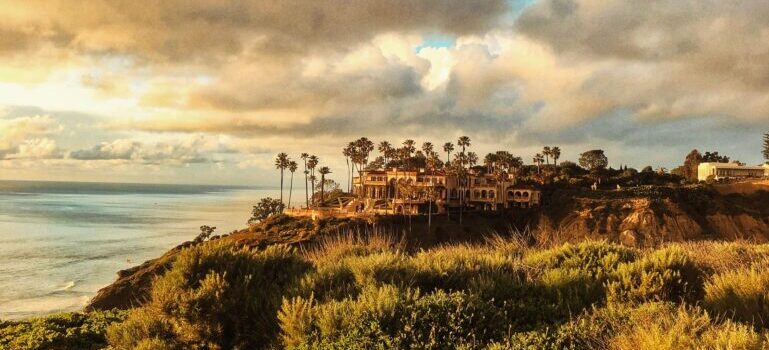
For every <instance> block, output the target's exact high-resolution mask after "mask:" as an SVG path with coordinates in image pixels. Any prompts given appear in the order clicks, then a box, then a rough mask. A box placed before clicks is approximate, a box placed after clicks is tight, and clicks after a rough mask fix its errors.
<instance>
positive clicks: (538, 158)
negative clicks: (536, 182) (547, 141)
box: [532, 153, 545, 174]
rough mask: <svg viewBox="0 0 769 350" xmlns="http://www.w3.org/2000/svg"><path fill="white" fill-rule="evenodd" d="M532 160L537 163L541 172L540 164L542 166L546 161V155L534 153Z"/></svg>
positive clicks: (539, 172) (538, 170)
mask: <svg viewBox="0 0 769 350" xmlns="http://www.w3.org/2000/svg"><path fill="white" fill-rule="evenodd" d="M532 161H533V162H534V164H536V165H537V174H541V173H542V171H541V170H540V166H542V162H544V161H545V157H543V156H542V154H540V153H537V154H536V155H534V158H533V159H532Z"/></svg>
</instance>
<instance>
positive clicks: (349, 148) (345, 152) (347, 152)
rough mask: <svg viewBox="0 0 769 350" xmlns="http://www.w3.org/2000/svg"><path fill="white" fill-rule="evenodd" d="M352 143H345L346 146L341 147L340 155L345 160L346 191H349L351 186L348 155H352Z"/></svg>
mask: <svg viewBox="0 0 769 350" xmlns="http://www.w3.org/2000/svg"><path fill="white" fill-rule="evenodd" d="M353 147H354V144H353V143H352V142H350V143H348V144H347V147H345V148H343V149H342V155H343V156H344V161H345V162H347V192H350V187H351V186H352V171H351V170H350V156H352V152H353Z"/></svg>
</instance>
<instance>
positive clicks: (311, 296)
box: [0, 232, 769, 350]
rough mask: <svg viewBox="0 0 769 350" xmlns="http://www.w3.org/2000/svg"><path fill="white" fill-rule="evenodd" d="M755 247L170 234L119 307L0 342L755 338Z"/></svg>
mask: <svg viewBox="0 0 769 350" xmlns="http://www.w3.org/2000/svg"><path fill="white" fill-rule="evenodd" d="M768 252H769V246H767V245H758V244H751V243H747V242H739V243H718V242H698V243H683V244H670V245H666V246H663V247H659V248H656V249H644V250H641V249H634V248H628V247H624V246H620V245H616V244H611V243H607V242H596V241H586V242H582V243H575V244H572V243H569V244H560V245H558V244H551V243H548V244H546V245H544V244H536V242H531V240H529V239H521V238H504V237H501V236H492V237H490V238H488V239H486V240H485V241H481V242H479V243H474V244H454V245H442V246H437V247H433V248H430V249H417V248H413V247H407V246H406V245H405V244H404V243H403V241H402V240H401V239H399V238H397V237H396V238H394V237H391V236H388V235H385V234H382V233H379V232H374V233H369V234H363V233H360V232H355V233H354V234H343V235H339V236H334V237H328V238H324V239H323V240H322V241H320V242H319V243H317V244H315V245H313V246H306V247H300V248H288V247H284V246H271V247H268V248H266V249H244V248H242V247H238V246H235V245H233V244H232V243H228V242H226V241H214V242H208V243H205V244H201V245H196V246H193V247H189V248H186V249H185V250H183V251H182V252H181V253H180V255H179V257H178V258H177V259H176V262H175V263H174V265H173V266H172V268H171V269H170V270H169V271H168V272H167V273H166V274H165V275H164V276H162V277H160V278H157V279H156V280H155V282H154V283H153V288H152V293H151V298H150V301H149V302H148V303H147V304H145V305H144V306H142V307H140V308H136V309H134V310H131V311H130V312H129V313H128V314H127V315H126V314H123V315H122V316H120V317H112V318H104V317H105V316H99V314H91V315H80V314H74V315H80V316H70V317H80V318H81V319H80V320H79V321H76V322H68V323H66V324H65V325H64V326H63V328H56V327H54V326H53V325H54V324H57V323H56V321H53V320H50V321H32V322H21V323H7V322H6V323H2V324H0V349H5V348H9V349H11V348H12V349H48V348H51V349H70V348H71V349H75V348H86V349H87V347H82V346H81V347H77V346H75V345H72V344H80V343H76V342H72V341H73V339H80V340H79V341H81V343H82V342H83V339H91V340H94V341H95V343H98V344H101V345H104V344H109V346H111V348H112V349H116V350H117V349H277V348H287V349H638V348H645V349H762V348H767V347H769V336H768V335H769V325H767V323H766V320H769V308H768V307H767V305H769V300H767V299H769V293H767V292H766V291H767V290H769V273H767V272H765V271H766V268H765V267H766V266H767V261H768V260H767V254H769V253H768ZM98 317H102V318H101V320H108V321H98ZM91 324H97V325H98V326H88V325H91ZM54 328H56V329H57V330H55V331H54V333H55V334H68V335H69V336H70V337H71V339H70V338H67V337H63V336H47V335H45V334H47V333H46V332H48V331H49V330H50V329H54ZM67 329H81V330H82V329H87V330H92V333H88V332H84V331H80V333H78V332H70V331H68V330H67ZM40 339H42V340H44V341H47V343H44V342H42V341H41V340H40ZM99 342H100V343H99ZM41 344H45V345H41ZM57 344H59V345H57ZM54 345H55V346H54ZM70 345H71V346H70ZM56 346H58V347H56ZM67 346H70V347H67Z"/></svg>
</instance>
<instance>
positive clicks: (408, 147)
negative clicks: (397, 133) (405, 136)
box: [403, 139, 417, 158]
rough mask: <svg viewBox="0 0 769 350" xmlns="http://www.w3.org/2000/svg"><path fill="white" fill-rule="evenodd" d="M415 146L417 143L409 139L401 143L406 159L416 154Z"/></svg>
mask: <svg viewBox="0 0 769 350" xmlns="http://www.w3.org/2000/svg"><path fill="white" fill-rule="evenodd" d="M416 144H417V143H416V142H414V140H411V139H409V140H406V141H403V150H404V151H405V152H406V158H411V157H412V155H413V154H414V152H416V150H417V148H416V146H415V145H416Z"/></svg>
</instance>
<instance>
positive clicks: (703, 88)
mask: <svg viewBox="0 0 769 350" xmlns="http://www.w3.org/2000/svg"><path fill="white" fill-rule="evenodd" d="M516 28H517V29H518V30H519V31H520V32H521V33H523V34H525V35H526V36H528V37H530V38H532V39H534V40H537V41H540V42H542V43H544V44H546V45H548V46H549V47H550V48H552V50H553V51H555V53H556V55H557V56H558V57H559V58H560V60H561V61H568V62H573V63H572V65H584V66H588V67H590V68H591V73H590V76H589V79H587V80H585V81H584V84H583V86H582V87H581V90H582V91H588V92H590V93H593V94H596V95H600V96H604V98H605V99H607V100H609V101H611V102H612V104H614V105H616V106H618V107H623V108H630V109H633V110H634V111H636V113H637V114H638V115H639V116H641V117H647V118H671V117H682V116H692V115H728V116H732V117H736V118H741V119H752V120H766V111H767V110H769V65H766V64H764V62H767V61H769V7H767V6H766V3H765V2H763V1H760V0H755V1H740V2H736V3H735V2H728V1H676V0H665V1H646V2H637V1H629V0H612V1H594V0H544V1H539V2H538V3H537V4H535V5H533V6H532V7H530V8H529V9H528V10H527V11H526V12H525V13H524V14H523V15H522V16H521V18H520V19H519V20H518V22H517V25H516Z"/></svg>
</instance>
